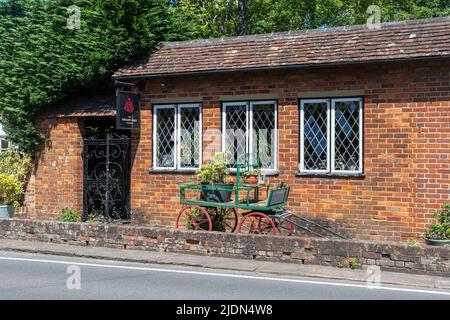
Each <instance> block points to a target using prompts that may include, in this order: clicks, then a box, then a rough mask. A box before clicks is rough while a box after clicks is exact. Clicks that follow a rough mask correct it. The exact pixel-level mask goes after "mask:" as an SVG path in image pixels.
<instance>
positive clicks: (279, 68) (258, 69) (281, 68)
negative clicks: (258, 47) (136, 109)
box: [113, 55, 450, 81]
mask: <svg viewBox="0 0 450 320" xmlns="http://www.w3.org/2000/svg"><path fill="white" fill-rule="evenodd" d="M447 59H450V55H445V56H443V55H439V56H425V57H414V58H397V59H382V60H380V59H374V60H365V61H343V62H334V63H320V64H292V65H284V66H263V67H253V68H239V69H238V68H236V69H216V70H204V71H185V72H171V73H150V74H136V75H118V76H116V75H113V79H115V80H118V81H120V80H143V79H149V78H164V77H184V76H206V75H214V74H229V73H239V72H264V71H286V70H299V69H316V68H329V67H340V66H352V65H363V64H379V63H396V62H414V61H425V60H428V61H436V60H447Z"/></svg>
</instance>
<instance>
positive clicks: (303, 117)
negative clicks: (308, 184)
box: [300, 99, 331, 174]
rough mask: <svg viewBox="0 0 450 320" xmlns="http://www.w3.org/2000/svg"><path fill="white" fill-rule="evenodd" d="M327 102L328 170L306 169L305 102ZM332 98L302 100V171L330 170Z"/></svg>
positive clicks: (323, 172)
mask: <svg viewBox="0 0 450 320" xmlns="http://www.w3.org/2000/svg"><path fill="white" fill-rule="evenodd" d="M310 103H326V104H327V169H326V170H306V169H305V152H304V151H305V104H310ZM330 109H331V108H330V100H329V99H306V100H301V104H300V172H302V173H314V174H326V173H328V172H330V167H331V163H330V151H331V150H330V148H331V147H330V138H331V136H330V118H331V115H330V113H331V110H330Z"/></svg>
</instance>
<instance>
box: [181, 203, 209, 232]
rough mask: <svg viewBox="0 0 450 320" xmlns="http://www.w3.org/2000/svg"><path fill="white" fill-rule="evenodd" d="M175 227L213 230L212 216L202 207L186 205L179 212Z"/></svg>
mask: <svg viewBox="0 0 450 320" xmlns="http://www.w3.org/2000/svg"><path fill="white" fill-rule="evenodd" d="M175 227H176V228H177V229H184V230H205V231H212V222H211V217H210V215H209V214H208V212H207V211H206V210H205V209H204V208H202V207H199V206H189V207H185V208H183V209H181V211H180V213H179V214H178V216H177V222H176V225H175Z"/></svg>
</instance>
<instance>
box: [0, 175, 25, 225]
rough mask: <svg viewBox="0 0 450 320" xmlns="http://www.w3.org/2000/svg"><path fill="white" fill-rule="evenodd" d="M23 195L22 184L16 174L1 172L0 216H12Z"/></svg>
mask: <svg viewBox="0 0 450 320" xmlns="http://www.w3.org/2000/svg"><path fill="white" fill-rule="evenodd" d="M22 195H23V189H22V185H21V183H20V181H19V180H17V179H16V178H15V177H14V176H11V175H7V174H4V173H0V218H12V217H13V216H14V209H15V208H17V207H18V206H19V205H20V204H19V200H20V197H21V196H22Z"/></svg>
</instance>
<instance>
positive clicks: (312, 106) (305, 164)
mask: <svg viewBox="0 0 450 320" xmlns="http://www.w3.org/2000/svg"><path fill="white" fill-rule="evenodd" d="M362 110H363V103H362V99H360V98H345V99H312V100H302V101H301V110H300V112H301V113H300V115H301V117H300V118H301V121H300V122H301V124H300V146H301V150H300V171H301V172H305V173H349V174H354V173H362V161H363V159H362V129H363V128H362V116H363V115H362Z"/></svg>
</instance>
